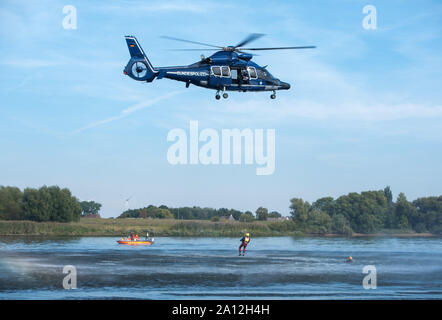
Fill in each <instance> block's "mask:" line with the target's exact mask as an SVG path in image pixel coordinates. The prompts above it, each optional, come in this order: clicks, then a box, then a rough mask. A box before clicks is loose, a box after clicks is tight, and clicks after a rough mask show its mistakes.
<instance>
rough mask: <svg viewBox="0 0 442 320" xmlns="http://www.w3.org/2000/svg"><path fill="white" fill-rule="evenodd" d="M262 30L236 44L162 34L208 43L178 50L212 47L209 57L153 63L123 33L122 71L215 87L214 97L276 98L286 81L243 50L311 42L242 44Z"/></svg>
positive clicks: (139, 77)
mask: <svg viewBox="0 0 442 320" xmlns="http://www.w3.org/2000/svg"><path fill="white" fill-rule="evenodd" d="M262 36H263V34H260V33H253V34H250V35H249V36H248V37H246V38H245V39H244V40H243V41H241V42H240V43H238V44H237V45H236V46H227V47H221V46H215V45H211V44H207V43H202V42H196V41H190V40H184V39H179V38H173V37H163V38H166V39H169V40H176V41H181V42H187V43H192V44H198V45H204V46H208V47H212V48H210V49H208V48H204V49H178V50H182V51H201V50H214V51H216V52H215V53H214V54H213V55H211V56H210V57H207V58H206V57H204V55H201V60H200V61H198V62H195V63H193V64H191V65H188V66H175V67H153V66H152V64H151V63H150V61H149V59H148V58H147V56H146V54H145V52H144V51H143V49H142V48H141V46H140V44H139V42H138V40H137V39H136V38H135V37H134V36H126V37H125V38H126V43H127V47H128V49H129V53H130V57H131V58H130V60H129V62H128V63H127V65H126V67H125V68H124V74H125V75H128V76H129V77H131V78H132V79H134V80H137V81H146V82H152V81H153V80H154V79H155V78H156V79H163V78H166V79H172V80H177V81H182V82H185V83H186V87H187V88H188V87H189V86H190V84H193V85H195V86H198V87H203V88H208V89H214V90H216V95H215V98H216V99H217V100H219V99H220V98H221V96H220V92H222V96H223V98H224V99H227V98H228V94H227V92H226V91H239V92H247V91H255V92H256V91H272V94H271V95H270V98H271V99H275V98H276V90H288V89H290V84H288V83H286V82H283V81H280V80H279V79H277V78H275V77H274V76H272V75H271V73H270V72H269V71H268V70H267V69H266V66H265V67H261V66H259V65H257V64H256V63H254V62H252V61H251V59H252V58H253V56H254V55H253V54H251V53H247V52H245V51H259V50H286V49H310V48H315V46H302V47H300V46H298V47H275V48H245V47H244V45H246V44H248V43H250V42H252V41H254V40H256V39H258V38H260V37H262Z"/></svg>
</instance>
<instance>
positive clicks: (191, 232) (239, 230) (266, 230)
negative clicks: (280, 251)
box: [0, 218, 303, 237]
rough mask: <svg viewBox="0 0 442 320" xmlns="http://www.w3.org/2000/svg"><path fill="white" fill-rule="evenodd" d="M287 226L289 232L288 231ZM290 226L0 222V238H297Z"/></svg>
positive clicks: (143, 221) (259, 223)
mask: <svg viewBox="0 0 442 320" xmlns="http://www.w3.org/2000/svg"><path fill="white" fill-rule="evenodd" d="M289 226H290V228H289ZM293 227H294V223H292V222H270V221H254V222H239V221H220V222H213V221H207V220H175V219H130V218H128V219H99V218H98V219H95V218H82V219H80V221H79V222H69V223H59V222H34V221H5V220H2V221H0V235H35V236H118V237H119V236H121V235H125V234H127V232H128V231H135V232H137V233H138V234H140V235H144V233H145V230H146V229H149V232H150V233H151V234H153V235H155V236H175V237H237V236H240V235H242V234H243V233H244V232H250V233H252V234H253V235H254V236H287V235H290V236H299V235H303V233H302V232H299V231H297V230H294V228H293Z"/></svg>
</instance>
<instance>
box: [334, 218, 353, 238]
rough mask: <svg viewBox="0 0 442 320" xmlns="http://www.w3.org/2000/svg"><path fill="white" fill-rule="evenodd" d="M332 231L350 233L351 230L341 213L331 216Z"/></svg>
mask: <svg viewBox="0 0 442 320" xmlns="http://www.w3.org/2000/svg"><path fill="white" fill-rule="evenodd" d="M332 231H333V232H334V233H337V234H345V235H351V234H352V233H353V230H351V227H350V224H349V222H348V220H347V219H346V218H345V217H344V215H342V214H335V215H334V216H333V217H332Z"/></svg>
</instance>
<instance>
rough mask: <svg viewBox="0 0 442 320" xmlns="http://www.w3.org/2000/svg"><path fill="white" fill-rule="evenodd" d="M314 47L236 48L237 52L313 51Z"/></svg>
mask: <svg viewBox="0 0 442 320" xmlns="http://www.w3.org/2000/svg"><path fill="white" fill-rule="evenodd" d="M313 48H316V46H302V47H275V48H237V49H238V50H255V51H257V50H289V49H313Z"/></svg>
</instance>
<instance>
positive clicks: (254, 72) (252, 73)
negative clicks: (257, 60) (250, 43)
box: [247, 67, 258, 79]
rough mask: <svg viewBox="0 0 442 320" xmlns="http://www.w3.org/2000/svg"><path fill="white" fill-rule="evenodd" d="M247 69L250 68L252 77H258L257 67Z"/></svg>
mask: <svg viewBox="0 0 442 320" xmlns="http://www.w3.org/2000/svg"><path fill="white" fill-rule="evenodd" d="M247 69H248V70H249V74H250V79H258V75H257V74H256V69H255V67H248V68H247Z"/></svg>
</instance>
